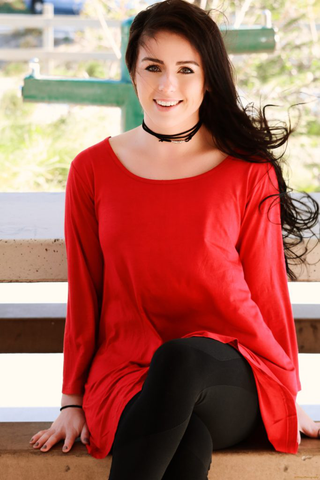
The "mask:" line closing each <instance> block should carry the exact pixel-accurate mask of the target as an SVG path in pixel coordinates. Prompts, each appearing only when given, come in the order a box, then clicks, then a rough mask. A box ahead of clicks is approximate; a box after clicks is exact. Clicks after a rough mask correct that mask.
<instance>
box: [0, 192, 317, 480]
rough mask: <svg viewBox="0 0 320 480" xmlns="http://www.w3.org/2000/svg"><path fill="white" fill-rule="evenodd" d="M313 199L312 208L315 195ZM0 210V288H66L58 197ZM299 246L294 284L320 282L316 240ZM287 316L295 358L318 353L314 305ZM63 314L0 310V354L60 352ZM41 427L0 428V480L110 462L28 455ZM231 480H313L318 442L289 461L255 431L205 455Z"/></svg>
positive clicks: (62, 474)
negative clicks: (303, 255) (302, 254)
mask: <svg viewBox="0 0 320 480" xmlns="http://www.w3.org/2000/svg"><path fill="white" fill-rule="evenodd" d="M313 196H314V198H315V199H316V200H317V201H318V202H319V203H320V194H313ZM0 206H1V207H0V208H1V212H2V214H1V217H0V258H1V271H0V282H65V281H67V262H66V255H65V245H64V232H63V217H64V193H0ZM305 242H306V243H307V242H308V250H309V251H310V250H313V251H312V252H311V251H310V253H309V254H308V261H309V263H310V264H311V267H309V268H308V269H307V270H305V269H303V270H301V268H300V267H298V268H296V269H295V271H296V274H297V275H298V276H299V278H298V280H299V281H303V282H308V281H312V282H320V262H319V263H318V264H315V262H316V261H317V260H318V259H319V258H320V244H319V241H318V239H317V238H311V240H310V239H305ZM312 264H315V265H313V266H312ZM293 313H294V318H295V324H296V330H297V338H298V343H299V351H300V352H308V353H314V352H317V353H320V305H316V304H315V305H314V304H310V305H307V304H305V305H299V304H297V305H295V304H293ZM65 314H66V305H65V304H17V305H15V304H9V303H8V304H0V353H42V352H45V353H50V352H51V353H54V352H61V351H62V339H63V330H64V322H65ZM317 420H318V419H317ZM319 420H320V418H319ZM48 426H50V423H42V422H36V423H31V422H28V423H26V422H23V423H21V422H17V423H11V422H7V423H5V422H4V423H0V478H1V479H2V478H3V479H6V480H18V479H19V480H24V479H25V480H29V479H31V478H32V479H33V480H37V479H39V480H40V479H41V480H43V478H45V479H46V480H51V479H52V480H57V479H60V478H68V479H69V480H72V479H77V480H82V479H85V480H91V479H92V480H93V479H94V480H99V479H106V478H107V475H108V472H109V469H110V465H111V456H110V455H108V456H107V457H106V458H105V459H103V460H96V459H94V458H92V457H91V456H90V455H88V454H87V451H86V448H85V446H84V445H82V444H81V443H80V442H79V441H77V442H76V445H75V446H74V448H73V449H72V451H71V452H70V453H68V454H64V453H62V451H61V447H62V442H60V444H59V445H57V446H55V447H54V448H53V450H52V451H51V452H50V453H45V454H44V453H42V452H39V451H35V450H34V449H33V448H32V447H31V446H30V445H29V440H30V438H31V436H32V435H33V434H34V433H35V432H36V431H39V430H41V429H44V428H48ZM319 427H320V422H319ZM235 476H236V477H237V478H239V479H244V478H245V479H246V480H251V479H252V480H257V479H259V480H269V479H270V478H272V479H276V480H277V479H279V480H286V479H288V480H289V479H290V480H294V479H298V478H305V479H308V478H309V479H317V478H318V479H319V480H320V442H319V441H318V440H316V439H309V438H306V437H303V438H302V443H301V445H300V447H299V452H298V454H297V455H289V454H282V453H279V452H275V451H274V449H273V447H272V446H271V445H270V443H269V442H268V440H267V439H266V438H265V436H264V432H259V431H257V432H256V433H255V435H254V436H252V437H250V439H248V440H246V441H245V442H242V443H241V444H239V445H237V446H236V447H234V448H229V449H225V450H221V451H217V452H213V458H212V465H211V469H210V472H209V480H218V479H219V480H220V479H223V480H231V479H232V480H234V478H235ZM133 480H135V479H133ZM150 480H152V479H150ZM177 480H179V479H177ZM195 480H196V479H195Z"/></svg>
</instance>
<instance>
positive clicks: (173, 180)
mask: <svg viewBox="0 0 320 480" xmlns="http://www.w3.org/2000/svg"><path fill="white" fill-rule="evenodd" d="M109 138H111V135H110V136H109V137H107V138H106V143H107V146H108V147H109V150H110V151H111V154H112V158H113V160H114V162H115V164H116V165H118V167H120V169H121V170H122V171H123V172H124V173H125V174H126V175H128V176H129V177H131V178H133V179H134V180H138V181H139V182H146V183H159V184H164V183H172V184H173V183H182V182H190V181H193V180H198V179H201V178H204V177H207V176H210V175H212V174H213V173H214V172H215V171H216V170H217V169H219V167H221V166H222V165H223V164H224V163H226V162H228V161H229V160H231V158H232V157H231V155H227V156H226V157H225V158H224V159H223V160H222V162H220V163H218V165H216V166H215V167H213V168H211V169H210V170H208V171H207V172H203V173H199V174H198V175H193V176H192V177H183V178H171V179H170V178H168V179H165V178H164V179H157V178H145V177H140V176H139V175H136V174H135V173H133V172H131V171H130V170H128V169H127V167H125V166H124V165H123V163H122V162H121V161H120V159H119V158H118V157H117V155H116V154H115V152H114V150H113V148H112V146H111V144H110V142H109Z"/></svg>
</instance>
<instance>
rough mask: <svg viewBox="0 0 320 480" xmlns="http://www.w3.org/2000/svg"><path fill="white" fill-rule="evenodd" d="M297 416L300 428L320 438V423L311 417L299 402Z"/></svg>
mask: <svg viewBox="0 0 320 480" xmlns="http://www.w3.org/2000/svg"><path fill="white" fill-rule="evenodd" d="M297 416H298V422H299V429H300V431H301V432H302V433H304V435H307V436H308V437H313V438H320V431H319V430H320V424H319V423H315V422H314V421H313V420H312V418H311V417H309V415H308V414H307V413H306V412H305V411H304V410H303V408H302V407H301V406H300V405H298V404H297Z"/></svg>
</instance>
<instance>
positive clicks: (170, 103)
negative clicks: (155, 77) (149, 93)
mask: <svg viewBox="0 0 320 480" xmlns="http://www.w3.org/2000/svg"><path fill="white" fill-rule="evenodd" d="M153 101H154V103H155V104H156V106H157V107H158V108H159V109H160V110H170V109H173V108H175V107H177V106H178V105H180V103H181V102H182V100H162V99H161V100H160V99H154V100H153ZM159 102H161V104H160V103H159Z"/></svg>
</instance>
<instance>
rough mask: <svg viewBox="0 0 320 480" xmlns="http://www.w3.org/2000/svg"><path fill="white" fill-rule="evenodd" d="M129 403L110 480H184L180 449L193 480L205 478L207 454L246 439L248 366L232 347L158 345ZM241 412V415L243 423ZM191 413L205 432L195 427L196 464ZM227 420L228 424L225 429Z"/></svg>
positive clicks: (251, 406) (252, 396)
mask: <svg viewBox="0 0 320 480" xmlns="http://www.w3.org/2000/svg"><path fill="white" fill-rule="evenodd" d="M219 387H220V390H219ZM221 387H222V388H221ZM225 387H227V388H225ZM232 387H233V388H235V389H234V390H232V391H231V390H230V388H232ZM235 391H236V392H237V393H239V392H240V393H241V392H246V395H245V396H246V399H245V400H240V402H239V400H238V399H237V397H236V396H235ZM248 392H249V395H248ZM219 399H220V400H219ZM129 403H131V404H130V405H129V404H128V405H127V407H128V409H127V407H126V409H125V410H124V412H123V415H122V416H121V419H120V422H119V425H118V429H117V432H116V436H115V440H114V445H113V451H112V453H113V461H112V465H111V471H110V477H109V479H110V480H120V479H121V480H126V479H129V478H132V477H133V478H136V477H137V478H139V480H144V479H145V480H150V478H152V480H161V479H162V478H164V479H166V480H169V479H170V478H173V477H174V476H175V477H176V478H177V471H179V472H180V473H179V476H180V477H181V478H182V477H183V478H186V477H185V474H187V470H188V469H187V465H188V464H186V463H185V462H186V460H187V454H186V451H187V450H188V451H190V450H191V451H192V452H193V454H192V455H191V454H189V457H188V458H189V461H191V460H192V458H193V460H194V463H193V467H194V468H196V467H195V465H196V464H197V465H198V468H199V472H197V475H196V478H199V479H202V478H206V476H203V475H204V470H203V469H205V468H207V469H208V466H209V464H210V460H211V458H210V457H211V455H210V454H209V453H208V452H210V450H211V452H212V448H224V447H225V446H229V445H232V444H234V443H237V442H238V441H241V440H242V439H243V438H245V436H246V435H248V434H249V433H250V431H251V430H252V428H253V426H254V423H255V418H256V417H257V412H258V401H257V396H256V391H255V382H254V378H253V374H252V371H251V368H250V366H249V365H248V364H247V362H246V361H245V360H244V359H243V357H242V356H241V355H240V354H239V352H237V351H236V350H235V349H234V348H232V347H231V346H229V345H225V344H222V343H221V342H217V341H216V340H212V339H207V338H203V337H191V338H184V339H174V340H171V341H169V342H166V343H165V344H163V345H162V346H161V347H160V348H159V349H158V350H157V351H156V352H155V354H154V356H153V358H152V361H151V364H150V369H149V372H148V375H147V378H146V380H145V383H144V385H143V389H142V390H141V392H139V394H137V395H136V396H135V397H134V398H133V399H132V402H129ZM245 410H246V411H247V414H248V415H247V416H246V421H243V418H244V411H245ZM193 413H194V414H195V415H196V416H197V417H198V420H200V421H201V422H202V423H203V425H204V426H205V427H206V428H207V430H208V431H207V430H205V429H203V428H202V434H201V435H203V436H204V437H206V440H205V442H206V445H207V446H206V448H205V449H204V450H205V451H206V453H205V454H204V457H203V459H202V460H200V461H199V462H198V463H197V461H196V459H197V458H199V452H197V450H196V449H197V447H196V439H197V436H199V435H191V434H190V435H189V431H190V432H192V429H194V428H195V426H194V425H195V422H194V421H193ZM250 414H251V416H250ZM229 415H231V417H232V421H231V422H229V424H227V425H226V424H225V422H226V421H227V420H228V418H229ZM248 417H249V418H248ZM220 420H221V421H220ZM189 425H190V430H188V427H189ZM198 427H199V421H198ZM199 431H200V430H199V428H198V432H199ZM208 432H209V435H210V436H211V442H210V438H209V436H208ZM216 432H218V433H217V434H216ZM225 432H227V433H228V434H226V433H225ZM230 433H232V434H230ZM192 439H193V440H194V444H192ZM208 445H209V447H208ZM180 446H181V448H180ZM179 459H180V460H179ZM193 478H195V477H193Z"/></svg>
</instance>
